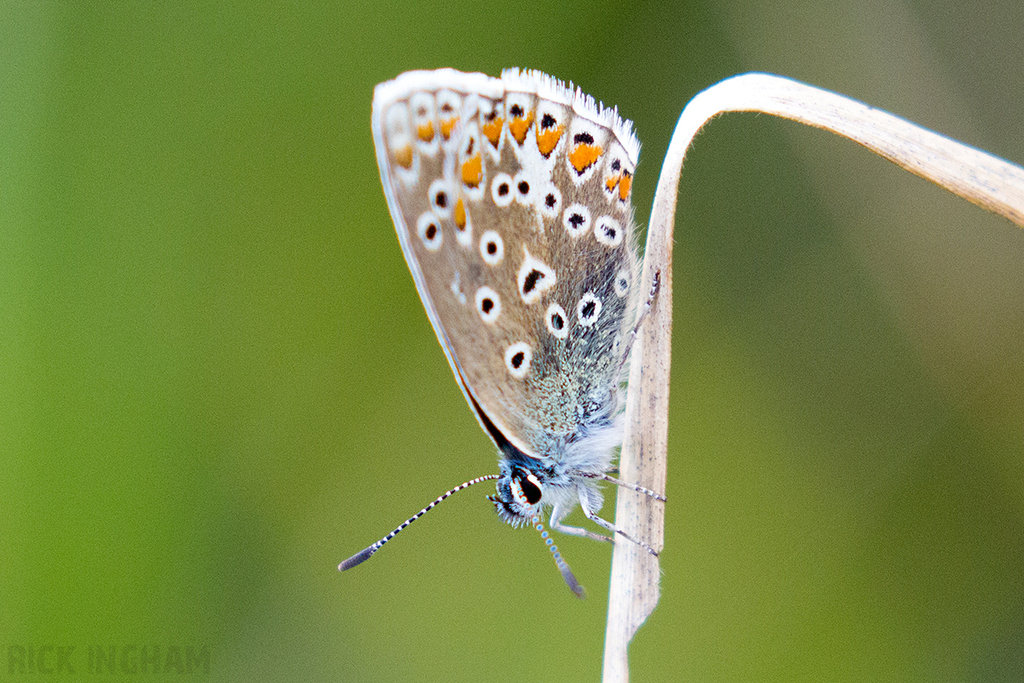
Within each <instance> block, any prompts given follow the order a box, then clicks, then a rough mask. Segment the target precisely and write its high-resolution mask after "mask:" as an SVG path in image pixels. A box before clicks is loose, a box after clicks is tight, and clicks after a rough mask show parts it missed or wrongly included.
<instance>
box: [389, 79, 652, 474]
mask: <svg viewBox="0 0 1024 683" xmlns="http://www.w3.org/2000/svg"><path fill="white" fill-rule="evenodd" d="M373 128H374V139H375V143H376V146H377V159H378V164H379V166H380V171H381V179H382V181H383V184H384V188H385V194H386V195H387V198H388V205H389V207H390V210H391V214H392V218H393V219H394V222H395V227H396V230H397V232H398V236H399V241H400V242H401V245H402V250H403V252H404V254H405V257H406V260H407V262H408V264H409V269H410V270H411V271H412V274H413V278H414V279H415V282H416V286H417V289H418V290H419V293H420V297H421V298H422V300H423V304H424V306H425V308H426V309H427V313H428V315H429V316H430V320H431V323H432V324H433V326H434V330H435V331H436V332H437V335H438V338H439V340H440V342H441V346H442V347H443V348H444V350H445V353H446V354H447V356H448V359H449V362H450V363H451V364H452V368H453V370H454V371H455V375H456V377H457V378H458V380H459V382H460V385H461V386H462V388H463V391H464V392H465V393H466V395H467V398H468V399H469V400H470V401H471V402H475V403H476V404H477V405H478V406H479V408H480V410H482V411H483V413H484V414H485V415H486V419H487V420H489V421H490V422H492V423H493V425H495V426H496V427H497V429H498V430H500V431H501V433H502V434H503V436H504V438H506V439H508V440H509V441H510V442H511V443H512V444H513V445H514V446H516V447H517V448H519V449H520V450H522V451H523V452H525V453H526V454H528V455H533V456H537V457H556V456H557V453H558V452H560V451H561V449H563V448H564V446H565V444H566V442H571V441H573V440H574V439H576V438H578V437H579V436H580V435H581V434H584V433H585V432H586V429H587V427H588V425H589V424H591V423H594V422H596V421H599V420H604V419H607V418H608V413H609V411H610V410H611V409H612V408H613V407H614V406H612V405H611V404H612V402H613V399H612V396H613V394H614V392H615V389H616V387H617V385H618V379H619V378H618V375H619V372H620V370H621V367H622V357H623V353H624V352H625V348H626V344H627V336H628V334H629V332H630V330H631V328H632V326H633V325H634V323H635V319H636V313H637V301H638V296H637V294H638V292H637V291H636V290H637V287H636V281H637V276H638V262H637V255H636V247H635V244H634V239H633V233H634V228H633V221H632V208H631V205H630V201H629V199H630V190H631V184H632V177H633V172H634V170H635V168H636V162H637V155H638V152H639V143H637V141H636V139H635V138H634V137H633V135H632V133H631V132H630V129H629V124H628V123H626V122H622V121H621V120H620V119H619V118H618V116H617V115H616V114H615V113H614V112H613V111H608V110H601V109H600V108H599V107H598V105H596V104H595V103H594V102H593V101H592V100H590V98H588V97H586V96H584V95H582V94H581V93H579V92H578V91H577V92H574V91H572V90H571V89H569V88H565V87H564V86H562V85H561V84H560V83H558V82H556V81H554V80H553V79H550V78H548V77H547V76H544V75H542V74H538V73H536V72H527V73H521V72H519V71H515V70H512V71H507V72H505V73H504V74H503V75H502V78H500V79H495V78H488V77H486V76H484V75H482V74H463V73H459V72H456V71H452V70H440V71H434V72H410V73H408V74H403V75H402V76H401V77H399V78H398V79H396V80H394V81H390V82H388V83H385V84H382V85H381V86H378V88H377V90H376V92H375V96H374V105H373ZM478 417H479V416H478ZM492 436H493V435H492Z"/></svg>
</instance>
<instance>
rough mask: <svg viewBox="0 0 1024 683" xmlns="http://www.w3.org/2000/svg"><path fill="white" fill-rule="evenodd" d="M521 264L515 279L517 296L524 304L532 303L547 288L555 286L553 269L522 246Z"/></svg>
mask: <svg viewBox="0 0 1024 683" xmlns="http://www.w3.org/2000/svg"><path fill="white" fill-rule="evenodd" d="M523 253H524V254H525V257H524V258H523V265H521V266H520V267H519V274H518V277H517V278H516V281H517V282H518V284H519V296H520V297H522V299H523V303H524V304H532V303H534V302H535V301H537V300H538V299H540V297H541V295H542V294H543V293H544V292H546V291H547V290H549V289H551V288H552V287H554V286H555V271H554V269H553V268H551V266H549V265H547V264H546V263H544V262H543V261H541V260H540V259H537V258H534V257H533V256H531V255H530V252H529V251H528V250H527V248H526V247H525V246H523Z"/></svg>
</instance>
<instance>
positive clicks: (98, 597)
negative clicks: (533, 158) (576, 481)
mask: <svg viewBox="0 0 1024 683" xmlns="http://www.w3.org/2000/svg"><path fill="white" fill-rule="evenodd" d="M173 5H175V3H71V2H60V3H57V2H40V3H32V2H5V3H3V5H2V6H0V340H2V341H0V402H2V405H0V458H2V461H0V464H2V466H0V644H2V646H3V656H4V658H5V659H4V661H3V662H2V665H0V678H4V677H8V678H10V679H11V680H20V679H22V678H25V676H21V677H19V676H17V675H15V676H13V677H12V676H9V674H10V669H9V664H10V656H11V653H12V652H16V651H17V650H16V648H18V647H22V648H28V647H33V648H41V647H44V646H54V647H57V646H69V645H71V646H75V647H76V650H75V652H74V656H73V658H72V662H73V665H74V666H75V669H76V672H77V673H76V677H71V676H66V675H65V674H66V671H65V674H54V675H53V676H51V677H50V678H51V679H54V678H62V677H66V678H72V679H74V680H77V679H80V678H82V677H85V676H86V674H87V671H86V669H87V664H88V662H87V651H88V648H89V647H90V646H97V645H100V646H109V645H115V646H116V647H117V648H118V652H130V646H142V645H147V646H150V647H152V646H157V647H161V648H163V649H164V650H163V651H165V652H166V651H167V649H168V648H170V647H172V646H180V647H186V646H192V647H198V648H204V647H205V648H208V650H209V652H210V655H211V656H210V670H209V674H203V675H202V676H201V677H203V678H204V679H206V680H218V681H219V680H225V681H229V680H230V681H234V680H246V679H248V680H260V681H279V680H280V681H297V680H317V681H319V680H334V681H427V680H481V679H488V680H512V679H526V680H530V681H538V682H539V681H576V680H580V681H584V680H596V679H598V677H599V675H600V667H601V653H602V647H603V637H604V618H605V608H606V600H607V598H606V595H607V577H608V571H609V565H610V549H609V548H608V547H607V546H603V545H599V544H595V543H592V542H589V541H587V540H584V539H575V538H567V539H560V541H559V542H560V545H561V547H562V549H563V551H564V553H565V556H566V557H567V559H568V560H569V561H570V563H571V564H572V566H573V568H574V569H575V570H576V573H577V575H578V576H579V578H580V580H581V581H582V582H583V583H584V584H585V585H586V586H587V588H588V590H589V596H590V597H589V599H588V600H586V601H585V602H579V601H577V600H576V599H575V598H574V597H573V596H572V595H571V593H570V592H569V591H568V590H567V589H566V588H565V586H564V585H563V583H562V581H561V579H560V577H559V576H558V573H557V572H556V571H555V568H554V566H553V565H552V563H551V560H550V557H549V556H548V553H547V552H546V551H545V549H544V548H543V546H542V544H541V543H540V542H539V540H538V539H537V538H536V536H535V534H532V533H529V532H525V531H514V530H512V529H511V528H510V527H507V526H506V525H503V524H501V523H500V522H499V521H498V520H497V519H496V516H495V514H494V512H493V509H492V508H491V506H490V505H489V504H487V503H486V502H485V501H484V500H483V495H484V494H485V493H487V492H488V491H482V490H473V491H470V492H468V493H465V494H462V495H461V496H459V497H457V498H455V499H453V500H451V501H450V502H449V503H447V504H446V505H444V506H442V507H441V508H440V509H438V510H437V511H435V512H434V513H433V514H432V515H430V516H429V517H428V518H426V519H424V520H422V521H421V522H419V523H418V524H417V525H416V526H414V527H413V528H412V529H410V530H409V531H408V532H406V533H405V534H403V536H402V537H401V538H400V539H399V540H398V541H397V542H395V543H393V544H389V545H388V547H387V548H386V549H385V550H384V551H382V552H381V553H380V554H379V555H378V556H377V557H375V558H374V559H373V560H372V561H371V562H369V563H367V564H366V565H364V566H361V567H359V568H358V569H357V570H355V571H352V572H348V573H345V574H339V573H338V572H337V570H336V569H335V567H336V565H337V563H338V562H339V561H340V560H342V559H344V558H345V557H347V556H348V555H350V554H351V553H353V552H355V551H356V550H359V549H360V548H362V547H363V546H365V545H366V544H368V543H370V542H371V541H373V540H375V539H376V538H378V537H379V536H381V535H382V534H384V533H386V532H387V531H388V530H390V529H391V528H392V527H393V526H394V525H395V524H397V523H398V522H400V521H401V520H402V519H404V518H405V517H406V516H408V515H409V514H411V513H413V512H415V511H416V510H418V509H419V508H420V507H421V506H422V505H424V504H425V503H427V502H428V501H430V500H431V499H433V498H434V497H435V496H436V495H438V494H439V493H441V492H442V491H444V490H445V489H446V488H448V487H450V486H452V485H454V484H458V483H459V482H461V481H463V480H465V479H467V478H470V477H474V476H478V475H481V474H486V473H489V472H493V471H495V453H494V448H493V446H492V445H491V443H490V442H489V441H488V439H487V438H486V436H485V435H484V434H483V433H482V431H481V430H480V428H479V427H478V425H477V423H476V420H475V419H474V418H473V417H472V415H471V414H470V411H469V410H468V409H467V407H466V406H465V404H464V401H463V398H462V395H461V393H460V392H459V389H458V388H457V386H456V384H455V382H454V381H453V379H452V376H451V372H450V370H449V368H448V365H447V363H446V362H445V360H444V357H443V355H442V353H441V352H440V350H439V349H438V347H437V343H436V341H435V338H434V335H433V333H432V332H431V329H430V326H429V324H428V322H427V319H426V316H425V315H424V313H423V311H422V308H421V306H420V302H419V299H418V298H417V296H416V292H415V290H414V287H413V284H412V280H411V278H410V277H409V274H408V271H407V268H406V265H405V263H404V261H403V259H402V255H401V252H400V250H399V247H398V243H397V240H396V239H395V235H394V231H393V228H392V225H391V220H390V218H389V216H388V212H387V208H386V206H385V202H384V197H383V195H382V192H381V189H380V182H379V178H378V175H377V168H376V164H375V161H374V155H373V144H372V141H371V138H370V126H369V114H370V100H371V96H372V90H373V86H374V84H376V83H378V82H380V81H383V80H386V79H389V78H392V77H394V76H395V75H397V74H398V73H400V72H402V71H405V70H409V69H423V68H434V67H440V66H453V67H457V68H460V69H463V70H480V71H485V72H487V73H490V74H493V75H497V74H498V73H499V72H500V70H501V69H502V68H503V67H506V66H523V67H533V68H539V69H542V70H545V71H547V72H549V73H551V74H554V75H556V76H558V77H561V78H564V79H572V80H573V81H575V82H576V83H578V84H579V85H581V86H582V87H583V88H584V89H585V90H586V91H587V92H589V93H591V94H592V95H594V96H595V97H597V98H599V99H601V100H603V101H604V102H606V103H609V104H617V105H618V106H619V108H620V111H621V112H622V114H623V115H624V116H627V117H629V118H631V119H633V120H634V121H635V122H636V127H637V131H638V133H639V136H640V138H641V139H642V140H643V142H644V150H643V153H642V155H641V165H640V169H639V175H638V176H637V182H636V187H635V192H634V202H635V204H636V207H637V216H638V219H640V221H641V222H642V223H646V220H647V217H648V213H649V210H650V209H649V207H650V204H651V199H652V194H653V189H654V186H655V183H656V180H657V176H658V170H659V167H660V164H661V159H662V156H663V154H664V150H665V148H666V146H667V144H668V140H669V137H670V134H671V131H672V127H673V125H674V122H675V119H676V117H677V116H678V115H679V112H680V111H681V109H682V107H683V105H684V104H685V103H686V102H687V100H689V99H690V98H691V97H692V96H693V95H694V94H695V93H696V92H698V91H699V90H701V89H702V88H704V87H707V86H708V85H711V84H712V83H714V82H715V81H717V80H720V79H722V78H724V77H726V76H729V75H732V74H735V73H739V72H742V71H751V70H765V71H773V72H777V73H782V74H784V75H788V76H792V77H795V78H798V79H801V80H804V81H808V82H811V83H813V84H816V85H820V86H824V87H827V88H830V89H833V90H838V91H841V92H844V93H846V94H849V95H851V96H854V97H856V98H858V99H861V100H864V101H867V102H869V103H871V104H874V105H876V106H879V107H882V108H885V109H888V110H890V111H892V112H894V113H897V114H899V115H901V116H904V117H907V118H909V119H911V120H915V121H917V122H919V123H922V124H924V125H926V126H929V127H932V128H934V129H937V130H939V131H941V132H944V133H946V134H949V135H952V136H954V137H957V138H960V139H962V140H964V141H966V142H968V143H970V144H973V145H976V146H979V147H982V148H984V149H988V150H990V151H992V152H994V153H996V154H999V155H1001V156H1004V157H1006V158H1009V159H1011V160H1015V161H1017V162H1018V163H1019V162H1022V161H1024V104H1022V102H1024V69H1022V68H1021V65H1022V64H1024V42H1022V41H1021V39H1020V31H1021V27H1022V26H1024V5H1022V4H1021V3H1020V2H1019V0H1005V1H1004V2H981V3H974V4H972V3H963V2H962V1H961V0H937V1H935V2H925V1H920V2H903V3H893V2H881V1H878V0H865V1H856V2H851V3H848V4H845V5H843V6H835V5H833V4H832V3H799V2H796V3H781V4H769V3H757V2H742V1H739V0H737V1H733V2H729V1H724V2H714V1H711V0H708V1H707V2H699V1H698V2H691V3H657V2H644V3H637V4H635V5H630V4H627V3H567V2H551V1H550V0H549V1H547V2H520V3H511V4H510V3H492V2H472V3H449V4H440V5H433V4H425V3H412V2H407V1H404V0H403V1H402V2H390V3H379V4H372V3H335V4H328V3H321V4H314V3H309V4H306V3H257V4H252V3H245V2H237V3H230V4H221V5H204V6H202V7H193V8H191V9H185V8H181V7H175V6H173ZM826 5H827V7H826ZM676 243H677V248H676V251H675V267H676V271H675V282H676V292H675V321H676V326H675V346H674V359H673V360H674V363H673V375H672V380H673V381H672V418H671V419H672V423H671V428H670V433H669V436H670V453H669V479H668V492H667V493H668V497H669V501H670V502H669V507H668V511H667V531H666V549H665V552H664V554H663V556H662V560H663V561H662V569H663V573H664V575H663V580H662V594H663V597H662V600H661V604H660V606H659V607H658V609H657V611H656V612H655V614H654V615H653V617H652V618H651V619H650V620H649V621H648V623H647V624H646V625H645V626H644V628H643V629H641V631H640V633H639V635H638V636H637V638H636V639H635V641H634V643H633V645H632V646H631V661H632V672H633V677H634V680H637V681H676V680H680V681H682V680H708V681H710V680H723V681H735V680H778V681H794V680H805V681H825V680H828V681H844V680H850V681H868V680H871V681H876V680H882V681H889V680H891V681H1004V680H1005V681H1020V680H1021V679H1022V678H1024V232H1021V230H1020V229H1018V228H1016V227H1013V226H1011V225H1010V224H1009V223H1007V222H1006V221H1004V220H1001V219H998V218H995V217H992V216H990V215H988V214H986V213H984V212H983V211H981V210H980V209H977V208H975V207H973V206H971V205H969V204H967V203H966V202H964V201H962V200H959V199H956V198H953V197H951V196H949V195H947V194H946V193H944V192H943V191H941V190H939V189H937V188H935V187H934V186H931V185H929V184H928V183H926V182H924V181H921V180H919V179H917V178H915V177H913V176H911V175H909V174H907V173H905V172H903V171H899V170H898V169H896V168H895V167H892V166H890V165H889V164H887V163H886V162H884V161H882V160H880V159H878V158H877V157H874V156H873V155H871V154H869V153H868V152H866V151H864V150H862V149H860V148H859V147H857V146H856V145H854V144H853V143H849V142H847V141H843V140H840V139H838V138H836V137H834V136H832V135H829V134H826V133H823V132H820V131H816V130H812V129H809V128H805V127H802V126H799V125H797V124H793V123H788V122H780V121H778V120H776V119H772V118H771V117H767V116H754V115H738V114H737V115H729V116H726V117H724V118H722V119H719V120H717V121H716V122H714V123H713V124H712V125H711V126H710V127H709V128H708V129H706V131H705V132H704V133H703V134H702V135H701V136H700V137H699V138H698V139H697V142H696V147H695V149H694V150H693V151H692V154H691V156H690V158H689V160H688V163H687V168H686V169H685V172H684V173H683V181H682V187H681V198H680V202H679V214H678V221H677V228H676ZM611 509H612V507H611V503H609V504H608V505H607V506H606V511H609V510H611ZM577 514H578V513H577ZM575 519H579V518H578V517H576V518H575ZM12 648H14V649H12ZM49 661H50V664H51V665H52V663H53V660H52V659H51V660H49ZM15 674H17V671H16V672H15ZM117 675H121V676H124V675H126V674H123V673H119V674H117ZM115 677H116V676H115ZM149 677H150V678H154V679H161V678H163V679H166V680H172V679H173V680H181V679H182V676H180V675H177V674H174V673H168V674H163V675H161V676H152V675H151V676H149Z"/></svg>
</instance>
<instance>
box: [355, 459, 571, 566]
mask: <svg viewBox="0 0 1024 683" xmlns="http://www.w3.org/2000/svg"><path fill="white" fill-rule="evenodd" d="M499 478H501V475H500V474H488V475H486V476H483V477H477V478H476V479H470V480H469V481H465V482H462V483H461V484H459V485H458V486H456V487H455V488H453V489H452V490H451V491H446V492H444V493H442V494H441V495H440V496H438V497H437V500H435V501H434V502H433V503H431V504H430V505H428V506H427V507H425V508H423V509H422V510H420V511H419V512H417V513H416V514H415V515H413V516H412V517H410V518H409V519H407V520H405V521H404V522H402V523H401V524H399V525H398V528H397V529H395V530H394V531H392V532H391V533H390V534H388V535H387V536H385V537H384V538H382V539H380V540H379V541H377V542H376V543H374V544H373V545H371V546H369V547H367V548H364V549H363V550H360V551H359V552H358V553H356V554H355V555H353V556H352V557H350V558H348V559H347V560H345V561H344V562H342V563H341V564H339V565H338V571H341V572H343V571H345V570H346V569H352V567H355V566H356V565H357V564H362V563H363V562H366V561H367V560H368V559H370V556H371V555H373V554H374V553H375V552H377V551H378V550H380V548H381V546H382V545H384V544H385V543H387V542H388V541H390V540H391V539H392V538H394V537H395V536H397V535H398V532H399V531H401V530H402V529H404V528H405V527H407V526H409V525H410V524H412V523H413V522H415V521H416V520H417V519H419V518H420V517H422V516H423V515H425V514H427V513H428V512H430V511H431V510H433V509H434V508H435V507H437V505H438V503H440V502H441V501H442V500H444V499H445V498H447V497H448V496H450V495H452V494H453V493H458V492H459V491H461V490H462V489H468V488H469V487H470V486H472V485H473V484H479V483H480V482H482V481H492V480H494V479H499ZM521 493H522V491H520V494H521ZM545 533H547V532H545ZM570 576H571V573H570ZM566 580H568V579H566ZM573 581H575V579H573ZM570 585H571V584H570Z"/></svg>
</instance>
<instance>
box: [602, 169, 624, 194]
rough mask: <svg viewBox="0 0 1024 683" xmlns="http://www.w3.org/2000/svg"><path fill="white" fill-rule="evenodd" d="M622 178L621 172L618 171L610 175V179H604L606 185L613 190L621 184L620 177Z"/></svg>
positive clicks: (609, 189)
mask: <svg viewBox="0 0 1024 683" xmlns="http://www.w3.org/2000/svg"><path fill="white" fill-rule="evenodd" d="M620 178H622V174H621V173H616V174H615V175H613V176H608V180H606V181H604V186H605V187H606V188H608V191H609V192H611V191H612V190H614V189H615V186H616V185H618V184H619V179H620Z"/></svg>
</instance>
